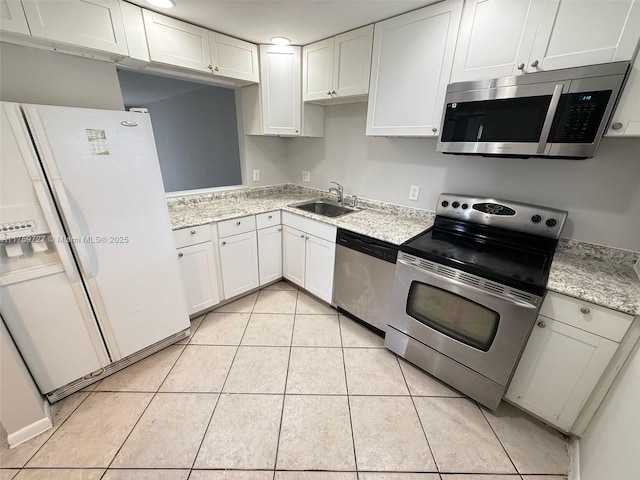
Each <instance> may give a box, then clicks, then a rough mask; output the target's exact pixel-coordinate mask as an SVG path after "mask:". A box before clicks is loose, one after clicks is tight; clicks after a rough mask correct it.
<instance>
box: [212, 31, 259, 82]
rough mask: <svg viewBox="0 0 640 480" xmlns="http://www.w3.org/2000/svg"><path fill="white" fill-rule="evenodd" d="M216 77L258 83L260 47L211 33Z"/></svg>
mask: <svg viewBox="0 0 640 480" xmlns="http://www.w3.org/2000/svg"><path fill="white" fill-rule="evenodd" d="M209 45H210V48H211V64H212V65H213V73H214V75H220V76H222V77H229V78H234V79H237V80H246V81H248V82H258V81H259V80H260V74H259V72H258V46H257V45H254V44H253V43H249V42H245V41H244V40H238V39H237V38H233V37H228V36H227V35H222V34H221V33H216V32H209Z"/></svg>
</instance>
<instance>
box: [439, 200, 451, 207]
mask: <svg viewBox="0 0 640 480" xmlns="http://www.w3.org/2000/svg"><path fill="white" fill-rule="evenodd" d="M440 205H442V206H443V207H448V206H449V202H447V201H446V200H444V201H443V202H442V203H441V204H440Z"/></svg>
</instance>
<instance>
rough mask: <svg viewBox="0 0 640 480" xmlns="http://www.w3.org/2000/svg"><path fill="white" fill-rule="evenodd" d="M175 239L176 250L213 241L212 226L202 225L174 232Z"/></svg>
mask: <svg viewBox="0 0 640 480" xmlns="http://www.w3.org/2000/svg"><path fill="white" fill-rule="evenodd" d="M173 238H174V239H175V241H176V248H182V247H188V246H189V245H195V244H197V243H204V242H209V241H211V225H200V226H199V227H189V228H181V229H180V230H174V231H173Z"/></svg>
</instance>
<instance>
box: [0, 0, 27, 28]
mask: <svg viewBox="0 0 640 480" xmlns="http://www.w3.org/2000/svg"><path fill="white" fill-rule="evenodd" d="M0 30H2V31H4V32H11V33H22V34H23V35H30V34H31V33H30V32H29V26H28V25H27V17H26V16H25V14H24V10H23V9H22V3H21V2H20V0H0Z"/></svg>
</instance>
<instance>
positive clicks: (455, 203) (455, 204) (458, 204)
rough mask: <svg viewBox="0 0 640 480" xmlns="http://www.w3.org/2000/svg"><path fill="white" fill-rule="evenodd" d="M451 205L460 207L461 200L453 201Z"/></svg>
mask: <svg viewBox="0 0 640 480" xmlns="http://www.w3.org/2000/svg"><path fill="white" fill-rule="evenodd" d="M451 206H452V207H453V208H458V207H459V206H460V202H453V203H452V204H451Z"/></svg>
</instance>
